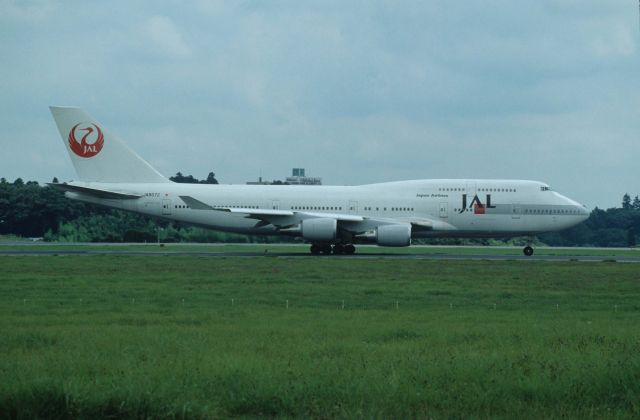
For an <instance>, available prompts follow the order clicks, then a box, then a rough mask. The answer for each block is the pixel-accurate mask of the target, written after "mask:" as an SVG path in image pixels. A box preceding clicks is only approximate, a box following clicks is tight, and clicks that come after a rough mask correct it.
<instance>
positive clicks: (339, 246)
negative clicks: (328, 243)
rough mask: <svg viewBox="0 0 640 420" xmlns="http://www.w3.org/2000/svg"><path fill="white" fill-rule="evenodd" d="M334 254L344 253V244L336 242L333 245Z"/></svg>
mask: <svg viewBox="0 0 640 420" xmlns="http://www.w3.org/2000/svg"><path fill="white" fill-rule="evenodd" d="M333 254H334V255H341V254H344V246H343V245H342V244H335V245H334V246H333Z"/></svg>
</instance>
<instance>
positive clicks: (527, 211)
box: [514, 209, 578, 214]
mask: <svg viewBox="0 0 640 420" xmlns="http://www.w3.org/2000/svg"><path fill="white" fill-rule="evenodd" d="M514 212H515V209H514ZM524 212H525V214H578V211H577V210H566V209H524Z"/></svg>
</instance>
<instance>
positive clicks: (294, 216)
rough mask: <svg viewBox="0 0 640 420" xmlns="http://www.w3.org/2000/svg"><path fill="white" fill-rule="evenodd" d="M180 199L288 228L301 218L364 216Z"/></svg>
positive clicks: (195, 206)
mask: <svg viewBox="0 0 640 420" xmlns="http://www.w3.org/2000/svg"><path fill="white" fill-rule="evenodd" d="M180 199H182V201H184V202H185V203H186V204H187V205H188V206H189V207H191V208H192V209H195V210H213V211H224V212H229V213H236V214H244V215H245V217H246V218H248V219H256V220H260V223H259V226H266V225H269V224H271V225H274V226H276V227H278V228H289V227H291V226H295V225H297V224H299V223H300V222H301V221H302V220H303V219H313V218H328V219H336V220H337V221H338V222H343V223H344V222H349V223H353V222H356V223H357V222H362V221H364V220H365V219H366V218H365V217H363V216H357V215H351V214H342V213H316V212H310V211H298V210H272V209H254V208H241V207H213V206H210V205H208V204H206V203H203V202H202V201H200V200H197V199H195V198H193V197H190V196H184V195H181V196H180Z"/></svg>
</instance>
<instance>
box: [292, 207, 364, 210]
mask: <svg viewBox="0 0 640 420" xmlns="http://www.w3.org/2000/svg"><path fill="white" fill-rule="evenodd" d="M291 210H334V211H336V210H337V211H341V210H342V207H338V206H293V207H291ZM351 210H353V207H352V208H351Z"/></svg>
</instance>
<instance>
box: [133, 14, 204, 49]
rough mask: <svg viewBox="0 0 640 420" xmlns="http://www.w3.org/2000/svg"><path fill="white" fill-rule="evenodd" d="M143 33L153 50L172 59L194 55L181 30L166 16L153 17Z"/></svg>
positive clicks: (145, 24)
mask: <svg viewBox="0 0 640 420" xmlns="http://www.w3.org/2000/svg"><path fill="white" fill-rule="evenodd" d="M142 30H143V33H144V35H145V37H146V39H147V41H148V42H149V44H150V46H151V48H152V49H153V50H154V51H155V52H156V53H159V54H162V55H165V56H167V57H170V58H187V57H190V56H191V54H192V49H191V47H190V46H189V45H188V44H187V42H186V41H185V39H184V37H183V36H182V34H181V33H180V30H179V29H178V27H177V26H176V24H175V23H173V21H172V20H171V19H170V18H168V17H166V16H152V17H151V18H149V19H148V20H147V21H146V22H145V23H144V24H143V25H142Z"/></svg>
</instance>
